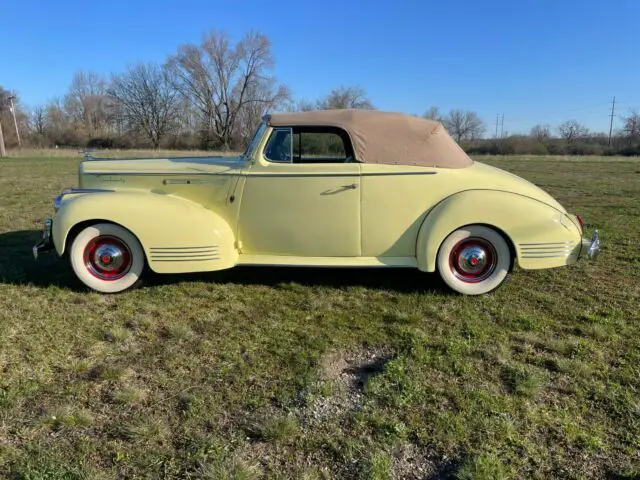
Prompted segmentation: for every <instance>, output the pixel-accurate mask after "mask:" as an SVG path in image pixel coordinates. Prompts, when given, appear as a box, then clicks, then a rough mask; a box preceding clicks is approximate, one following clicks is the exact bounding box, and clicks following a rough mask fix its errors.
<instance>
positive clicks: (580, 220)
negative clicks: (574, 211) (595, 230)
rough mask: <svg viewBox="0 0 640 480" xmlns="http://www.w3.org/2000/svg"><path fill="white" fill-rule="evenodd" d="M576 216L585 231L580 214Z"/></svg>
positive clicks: (581, 228)
mask: <svg viewBox="0 0 640 480" xmlns="http://www.w3.org/2000/svg"><path fill="white" fill-rule="evenodd" d="M576 218H577V219H578V223H579V224H580V230H582V231H584V222H583V221H582V219H581V218H580V215H576Z"/></svg>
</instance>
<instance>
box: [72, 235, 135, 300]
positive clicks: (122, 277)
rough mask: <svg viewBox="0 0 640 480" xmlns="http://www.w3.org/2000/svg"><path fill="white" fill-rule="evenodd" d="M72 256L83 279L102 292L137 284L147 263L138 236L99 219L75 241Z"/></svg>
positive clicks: (74, 268)
mask: <svg viewBox="0 0 640 480" xmlns="http://www.w3.org/2000/svg"><path fill="white" fill-rule="evenodd" d="M69 257H70V260H71V267H72V268H73V271H74V272H75V274H76V275H77V277H78V278H79V279H80V281H82V283H84V284H85V285H86V286H87V287H89V288H91V289H92V290H95V291H97V292H101V293H118V292H122V291H124V290H126V289H128V288H131V287H133V286H134V285H136V284H137V283H138V281H139V279H140V276H141V275H142V271H143V269H144V265H145V257H144V251H143V250H142V246H141V245H140V242H139V241H138V239H137V238H136V237H135V236H134V235H133V234H132V233H131V232H129V231H128V230H126V229H124V228H122V227H120V226H118V225H114V224H112V223H98V224H96V225H91V226H90V227H87V228H85V229H84V230H82V231H81V232H80V233H79V234H78V236H77V237H76V238H75V239H74V240H73V243H72V244H71V250H70V252H69Z"/></svg>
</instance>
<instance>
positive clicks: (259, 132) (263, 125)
mask: <svg viewBox="0 0 640 480" xmlns="http://www.w3.org/2000/svg"><path fill="white" fill-rule="evenodd" d="M266 130H267V122H260V125H258V128H256V132H255V133H254V134H253V137H252V138H251V141H250V142H249V144H248V145H247V149H246V150H245V151H244V153H243V154H242V157H243V158H245V159H248V160H251V158H252V157H253V154H254V152H255V151H256V149H257V148H258V143H260V140H261V139H262V137H263V136H264V132H265V131H266Z"/></svg>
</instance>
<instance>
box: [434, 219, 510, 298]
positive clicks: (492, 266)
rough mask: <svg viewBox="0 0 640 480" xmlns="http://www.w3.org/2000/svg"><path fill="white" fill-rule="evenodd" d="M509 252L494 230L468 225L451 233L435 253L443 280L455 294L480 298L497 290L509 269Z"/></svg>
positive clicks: (502, 239)
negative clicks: (436, 253)
mask: <svg viewBox="0 0 640 480" xmlns="http://www.w3.org/2000/svg"><path fill="white" fill-rule="evenodd" d="M511 262H512V256H511V250H510V249H509V245H508V244H507V242H506V240H505V239H504V238H503V236H502V235H500V234H499V233H498V232H496V231H495V230H492V229H491V228H488V227H484V226H482V225H470V226H467V227H464V228H461V229H459V230H456V231H455V232H453V233H451V234H450V235H449V236H448V237H447V238H445V240H444V242H442V245H440V250H439V251H438V258H437V265H438V272H439V273H440V277H442V280H444V282H445V283H446V284H447V285H448V286H449V287H450V288H451V289H452V290H455V291H456V292H459V293H463V294H465V295H482V294H483V293H488V292H490V291H491V290H494V289H496V288H498V287H499V286H500V285H501V284H502V282H504V280H505V279H506V278H507V274H508V273H509V269H510V268H511Z"/></svg>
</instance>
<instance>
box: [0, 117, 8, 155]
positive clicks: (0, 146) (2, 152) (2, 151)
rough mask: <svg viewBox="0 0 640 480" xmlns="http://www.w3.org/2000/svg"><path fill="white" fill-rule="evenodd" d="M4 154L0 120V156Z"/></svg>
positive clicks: (5, 153) (5, 152)
mask: <svg viewBox="0 0 640 480" xmlns="http://www.w3.org/2000/svg"><path fill="white" fill-rule="evenodd" d="M6 156H7V151H6V150H5V149H4V137H3V136H2V122H0V158H2V157H6Z"/></svg>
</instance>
